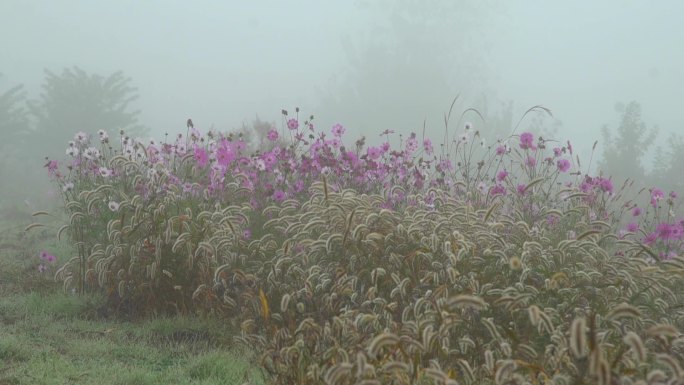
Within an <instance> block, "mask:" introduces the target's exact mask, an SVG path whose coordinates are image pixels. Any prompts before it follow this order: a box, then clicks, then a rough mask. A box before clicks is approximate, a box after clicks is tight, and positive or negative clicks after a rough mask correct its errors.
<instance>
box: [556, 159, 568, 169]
mask: <svg viewBox="0 0 684 385" xmlns="http://www.w3.org/2000/svg"><path fill="white" fill-rule="evenodd" d="M556 166H558V171H560V172H567V171H568V170H569V169H570V161H569V160H567V159H558V162H556Z"/></svg>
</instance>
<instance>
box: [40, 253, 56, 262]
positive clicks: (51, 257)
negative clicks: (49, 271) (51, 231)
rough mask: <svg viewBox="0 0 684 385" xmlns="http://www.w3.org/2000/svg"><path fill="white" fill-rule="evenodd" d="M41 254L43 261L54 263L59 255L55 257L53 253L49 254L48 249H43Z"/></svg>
mask: <svg viewBox="0 0 684 385" xmlns="http://www.w3.org/2000/svg"><path fill="white" fill-rule="evenodd" d="M39 256H40V259H42V260H43V261H46V262H50V263H53V262H55V261H56V260H57V257H55V256H54V255H52V254H49V253H48V252H47V251H41V252H40V254H39Z"/></svg>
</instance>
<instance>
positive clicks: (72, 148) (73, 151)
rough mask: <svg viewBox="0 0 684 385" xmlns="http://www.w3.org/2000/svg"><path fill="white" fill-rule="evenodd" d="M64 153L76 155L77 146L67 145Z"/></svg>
mask: <svg viewBox="0 0 684 385" xmlns="http://www.w3.org/2000/svg"><path fill="white" fill-rule="evenodd" d="M66 154H67V155H70V156H76V155H78V148H76V147H69V148H67V149H66Z"/></svg>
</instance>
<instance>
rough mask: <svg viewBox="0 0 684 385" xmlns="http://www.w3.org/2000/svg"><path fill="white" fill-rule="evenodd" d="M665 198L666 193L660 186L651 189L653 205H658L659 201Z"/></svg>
mask: <svg viewBox="0 0 684 385" xmlns="http://www.w3.org/2000/svg"><path fill="white" fill-rule="evenodd" d="M663 198H665V193H664V192H663V190H661V189H659V188H654V189H653V190H651V206H653V207H658V201H660V200H661V199H663Z"/></svg>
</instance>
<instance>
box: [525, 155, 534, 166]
mask: <svg viewBox="0 0 684 385" xmlns="http://www.w3.org/2000/svg"><path fill="white" fill-rule="evenodd" d="M525 165H526V166H528V167H534V166H536V165H537V159H535V158H534V157H533V156H532V155H530V156H528V157H527V159H525Z"/></svg>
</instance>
